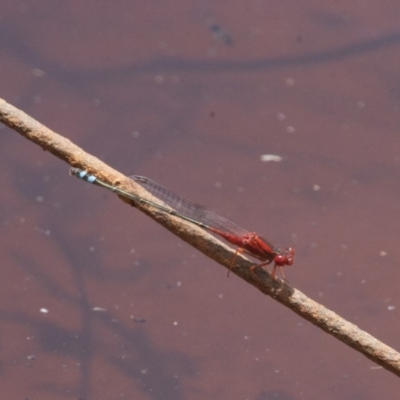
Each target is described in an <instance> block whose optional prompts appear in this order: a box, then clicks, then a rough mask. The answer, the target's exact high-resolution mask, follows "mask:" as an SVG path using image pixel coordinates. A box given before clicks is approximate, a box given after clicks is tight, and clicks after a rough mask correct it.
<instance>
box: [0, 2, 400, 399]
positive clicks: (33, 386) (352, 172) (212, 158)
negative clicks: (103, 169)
mask: <svg viewBox="0 0 400 400" xmlns="http://www.w3.org/2000/svg"><path fill="white" fill-rule="evenodd" d="M199 4H200V2H194V1H180V2H177V1H174V2H161V1H160V2H115V3H114V2H109V1H96V2H89V3H88V2H61V3H60V2H53V1H47V2H46V1H42V2H22V1H15V0H13V1H3V4H2V14H1V20H0V33H1V34H0V49H1V52H0V57H1V63H0V65H1V66H0V69H1V72H2V79H1V82H2V84H1V88H2V90H1V94H0V97H3V98H5V99H6V100H7V101H9V102H11V103H13V104H15V105H16V106H18V107H20V108H22V109H24V110H25V111H26V112H27V113H29V114H31V115H32V116H34V117H35V118H37V119H39V120H40V121H41V122H43V123H44V124H47V125H48V126H49V127H50V128H52V129H54V130H56V131H58V132H59V133H61V134H63V135H65V136H67V137H69V138H70V139H71V140H73V141H75V142H76V143H77V144H79V145H81V146H82V147H83V148H84V149H85V150H87V151H88V152H90V153H92V154H94V155H96V156H98V157H100V158H101V159H103V160H104V161H105V162H107V163H109V164H110V165H111V166H113V167H115V168H117V169H119V170H121V171H122V172H125V173H126V174H128V175H129V174H134V173H135V174H140V175H145V176H149V177H150V178H152V179H154V180H156V181H157V182H160V183H161V184H163V185H165V186H166V187H168V188H170V189H171V190H173V191H175V192H177V193H179V194H181V195H182V196H184V197H187V198H188V199H190V200H194V201H197V202H199V203H202V204H204V205H207V206H208V207H210V208H212V209H214V210H215V211H216V212H218V213H219V214H222V215H224V216H226V217H228V218H229V219H231V220H233V221H234V222H236V223H238V224H239V225H240V226H243V227H244V228H246V229H249V230H251V231H255V232H258V233H260V234H263V235H265V237H267V238H268V239H269V240H271V241H272V242H273V243H275V244H276V245H279V246H282V247H286V246H293V247H295V249H296V260H295V265H294V266H293V267H288V268H287V269H286V271H285V272H286V275H287V277H288V279H289V281H290V283H291V284H293V285H294V286H295V287H297V288H299V289H300V290H302V291H303V292H305V293H306V294H307V295H309V296H310V297H312V298H314V299H316V300H317V301H319V302H321V303H323V304H324V305H326V306H327V307H329V308H331V309H333V310H334V311H336V312H337V313H339V314H340V315H342V316H343V317H345V318H347V319H349V320H350V321H352V322H353V323H355V324H357V325H358V326H360V327H361V328H362V329H364V330H366V331H368V332H369V333H371V334H372V335H375V336H376V337H377V338H378V339H380V340H382V341H384V342H385V343H387V344H388V345H391V346H393V347H395V348H398V349H399V348H400V343H399V339H398V338H399V333H398V332H399V322H398V321H399V316H398V313H399V307H400V305H399V301H398V297H399V290H398V286H399V284H398V282H399V280H400V268H399V264H400V248H399V245H398V243H399V237H400V219H399V214H400V156H399V144H400V139H399V129H400V112H399V111H400V78H399V71H400V69H399V67H400V65H399V64H400V59H399V46H400V25H399V20H398V15H399V12H400V4H399V3H398V2H394V1H387V2H372V1H369V2H368V1H367V2H362V3H360V2H351V3H348V2H347V3H346V2H329V3H324V4H322V3H321V2H317V1H314V2H313V1H306V2H299V3H298V4H297V3H296V2H260V1H252V2H218V5H214V2H210V1H208V2H201V6H200V5H199ZM0 141H1V146H0V162H1V170H2V174H1V175H0V184H1V188H2V190H1V194H0V218H1V219H0V221H1V226H2V229H1V231H0V235H1V236H0V240H1V244H2V245H1V247H0V249H1V253H0V257H1V258H0V260H1V266H2V268H1V270H2V277H1V283H0V298H1V306H0V307H1V309H0V318H1V329H0V332H1V336H0V337H1V349H2V357H1V385H0V394H1V397H2V398H8V399H25V398H26V399H30V400H34V399H41V400H46V399H119V398H126V399H157V400H158V399H178V400H180V399H185V400H186V399H190V400H192V399H193V400H198V399H199V400H200V399H252V400H267V399H268V400H269V399H282V400H287V399H344V398H346V399H363V400H369V399H371V400H372V399H377V398H379V399H394V398H397V397H398V378H397V377H395V376H394V375H392V374H391V373H389V372H387V371H385V370H382V369H379V368H378V367H377V366H375V365H374V364H373V363H371V362H370V361H369V360H367V359H366V358H364V357H363V356H362V355H359V354H358V353H356V352H355V351H354V350H352V349H350V348H347V347H346V346H345V345H343V344H342V343H340V342H338V341H336V340H335V339H333V338H332V337H330V336H328V335H326V334H325V333H323V332H322V331H320V330H319V329H317V328H316V327H314V326H312V325H310V324H309V323H308V322H306V321H303V320H302V319H300V318H299V317H298V316H297V315H295V314H293V313H292V312H290V311H288V310H286V309H285V308H283V307H282V306H281V305H279V304H276V303H275V302H274V301H273V300H271V299H270V298H266V297H264V296H263V295H261V294H260V293H259V292H258V291H257V290H255V289H254V288H253V287H250V286H248V285H247V284H246V283H244V282H243V281H241V280H239V279H238V278H236V277H235V276H231V277H230V278H229V279H227V278H226V270H225V269H223V268H221V267H220V266H218V265H216V264H215V263H213V262H212V261H210V260H209V259H207V258H205V257H204V256H203V255H201V254H200V253H198V252H197V251H196V250H194V249H193V248H191V247H189V246H188V245H186V244H184V243H182V242H180V241H179V239H177V238H176V237H174V236H173V235H171V234H170V233H168V232H167V231H165V230H163V229H162V228H161V227H160V226H158V225H156V224H155V223H154V222H152V221H151V220H149V219H148V218H146V217H145V216H143V215H141V214H140V213H139V212H138V211H136V210H133V209H131V208H129V207H127V206H126V205H125V204H123V203H122V202H120V201H119V200H118V199H117V198H116V197H115V196H113V194H112V193H107V192H105V191H102V190H101V189H100V188H96V187H91V186H89V185H85V184H84V183H82V182H79V181H78V180H76V179H72V178H70V177H69V176H68V166H67V165H65V164H64V163H62V162H60V160H58V159H56V158H54V157H53V156H51V155H50V154H48V153H44V152H43V151H42V150H40V149H39V148H38V147H37V146H35V145H33V144H32V143H30V142H28V141H26V140H24V139H22V138H21V137H20V136H19V135H17V134H16V133H15V132H12V131H10V130H8V129H3V130H2V133H1V136H0ZM265 154H272V155H277V156H280V157H282V161H281V162H274V161H270V162H262V161H261V160H260V157H261V156H262V155H265ZM46 311H47V312H46Z"/></svg>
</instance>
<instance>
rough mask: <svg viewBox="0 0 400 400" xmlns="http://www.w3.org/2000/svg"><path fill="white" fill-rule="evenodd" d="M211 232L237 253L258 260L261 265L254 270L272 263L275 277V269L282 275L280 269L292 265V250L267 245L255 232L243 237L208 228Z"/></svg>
mask: <svg viewBox="0 0 400 400" xmlns="http://www.w3.org/2000/svg"><path fill="white" fill-rule="evenodd" d="M209 230H210V231H211V232H214V233H215V234H217V235H219V236H221V237H223V238H224V239H225V240H227V241H228V242H229V243H232V244H234V245H236V246H238V247H239V249H238V252H240V251H244V252H245V253H247V254H249V255H250V256H253V257H255V258H258V259H259V260H260V261H262V262H261V264H258V265H255V266H254V267H252V268H253V270H254V269H255V268H259V267H262V266H265V265H268V264H270V263H271V262H272V261H273V262H274V269H273V271H272V276H273V277H275V272H276V268H277V267H278V268H279V269H280V271H281V274H282V275H283V276H284V274H283V270H282V269H281V268H282V267H284V266H286V265H292V264H293V258H294V249H293V248H291V247H288V248H287V249H285V250H283V251H282V250H281V249H278V248H276V247H274V246H272V245H271V244H270V243H268V242H267V241H266V240H265V239H263V238H262V237H261V236H258V235H257V234H256V233H255V232H251V233H250V232H249V233H247V234H245V235H243V236H236V235H233V234H231V233H227V232H223V231H220V230H218V229H215V228H209Z"/></svg>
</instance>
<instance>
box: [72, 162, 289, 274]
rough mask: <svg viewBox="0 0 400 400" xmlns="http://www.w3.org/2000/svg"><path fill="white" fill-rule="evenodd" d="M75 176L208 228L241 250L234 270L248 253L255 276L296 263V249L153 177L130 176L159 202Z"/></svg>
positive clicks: (85, 176)
mask: <svg viewBox="0 0 400 400" xmlns="http://www.w3.org/2000/svg"><path fill="white" fill-rule="evenodd" d="M71 175H74V176H76V177H78V178H80V179H83V180H84V181H86V182H89V183H93V184H95V185H98V186H101V187H104V188H106V189H109V190H111V191H113V192H114V193H116V194H118V195H120V196H122V197H125V198H127V199H130V200H133V201H134V202H138V203H144V204H147V205H150V206H152V207H154V208H156V209H158V210H161V211H163V212H166V213H168V214H170V215H173V216H176V217H179V218H181V219H183V220H185V221H188V222H191V223H193V224H195V225H197V226H199V227H200V228H203V229H206V230H208V231H210V232H212V233H214V234H216V235H218V236H220V237H222V238H224V239H225V240H226V241H228V242H229V243H231V244H233V245H235V246H237V250H236V252H235V254H234V256H233V258H232V261H231V266H230V269H231V268H232V266H233V264H234V261H235V259H236V256H237V254H239V253H245V254H247V255H250V256H252V257H255V258H257V259H258V260H260V261H261V263H259V264H256V265H254V266H252V267H250V271H251V272H252V273H253V274H254V271H255V270H256V269H257V268H261V267H266V268H267V265H268V264H271V263H272V262H273V263H274V266H273V270H272V277H273V278H275V277H276V270H277V269H278V268H279V270H280V272H281V275H282V277H284V273H283V267H285V266H286V265H292V264H293V258H294V249H293V248H291V247H288V248H286V249H284V250H281V249H279V248H277V247H275V246H273V245H272V244H271V243H270V242H268V241H267V240H265V239H264V238H263V237H261V236H260V235H258V234H256V233H255V232H250V231H248V230H246V229H243V228H241V227H240V226H238V225H236V224H235V223H234V222H232V221H230V220H228V219H227V218H224V217H221V216H220V215H218V214H215V213H214V212H212V211H210V210H207V209H206V208H203V207H201V206H199V205H197V204H194V203H192V202H190V201H188V200H185V199H184V198H182V197H181V196H179V195H177V194H175V193H173V192H171V191H170V190H168V189H166V188H164V187H163V186H161V185H159V184H158V183H156V182H154V181H152V180H151V179H149V178H146V177H144V176H138V175H133V176H131V177H130V178H131V180H133V181H134V182H136V183H138V184H139V185H140V186H142V187H143V188H144V189H145V190H146V191H147V192H149V193H150V194H151V195H152V196H153V197H155V198H156V199H157V201H159V202H156V201H151V200H147V199H144V198H143V197H140V196H138V195H135V194H133V193H130V192H128V191H126V190H123V189H120V188H119V187H117V186H113V185H110V184H108V183H106V182H104V181H102V180H101V179H99V178H97V177H96V176H94V175H91V174H89V173H88V172H87V171H84V170H81V169H79V168H72V169H71ZM267 269H268V268H267ZM228 274H229V272H228Z"/></svg>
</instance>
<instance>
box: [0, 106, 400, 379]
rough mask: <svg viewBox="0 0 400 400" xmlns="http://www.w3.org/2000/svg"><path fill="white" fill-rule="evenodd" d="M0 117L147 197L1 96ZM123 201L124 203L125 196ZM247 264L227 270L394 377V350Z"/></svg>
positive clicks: (193, 232) (189, 228)
mask: <svg viewBox="0 0 400 400" xmlns="http://www.w3.org/2000/svg"><path fill="white" fill-rule="evenodd" d="M0 121H1V122H3V124H5V125H7V126H8V127H10V128H12V129H14V130H15V131H17V132H18V133H20V134H21V135H22V136H24V137H25V138H27V139H29V140H30V141H32V142H34V143H36V144H38V145H39V146H41V147H42V148H43V149H44V150H47V151H50V152H51V153H52V154H54V155H55V156H56V157H58V158H60V159H62V160H64V161H66V162H67V163H68V164H69V165H71V166H74V167H78V168H82V169H85V170H87V171H89V172H92V173H96V176H98V177H99V178H101V179H103V180H105V181H106V182H109V183H111V184H113V185H118V186H120V187H122V188H125V189H128V188H129V190H132V189H134V190H136V194H138V195H139V196H142V197H144V198H149V194H148V193H147V192H145V191H144V190H143V189H142V188H141V187H140V186H133V187H132V181H130V180H129V179H128V178H127V177H125V176H124V175H122V174H121V173H119V172H118V171H115V170H114V169H112V168H111V167H109V166H108V165H106V164H104V163H103V162H102V161H100V160H99V159H97V158H96V157H93V156H91V155H89V154H87V153H85V152H84V151H83V150H82V149H81V148H79V147H78V146H76V145H74V144H73V143H72V142H71V141H69V140H68V139H65V138H64V137H62V136H60V135H58V134H56V133H55V132H53V131H51V130H50V129H48V128H46V127H45V126H43V125H42V124H40V123H39V122H38V121H36V120H34V119H33V118H31V117H29V116H28V115H26V114H25V113H24V112H22V111H20V110H18V109H17V108H15V107H13V106H12V105H10V104H8V103H6V102H5V101H4V100H2V99H0ZM123 200H124V201H125V202H126V199H123ZM131 204H132V203H131ZM132 205H133V204H132ZM135 206H136V207H137V208H139V209H141V210H142V211H144V212H145V213H146V214H148V215H149V216H150V217H151V218H153V219H154V220H156V221H157V222H158V223H160V224H161V225H163V226H164V227H165V228H167V229H168V230H170V231H171V232H173V233H174V234H175V235H177V236H179V237H180V238H181V239H183V240H184V241H186V242H187V243H189V244H191V245H192V246H194V247H196V248H197V249H198V250H200V251H201V252H202V253H204V254H205V255H207V256H208V257H210V258H212V259H213V260H215V261H216V262H218V263H219V264H221V265H223V266H225V267H226V268H228V269H229V268H230V263H231V260H232V257H233V254H234V252H233V250H232V249H231V248H229V247H228V246H227V245H226V244H224V243H222V242H221V241H219V240H218V239H216V238H215V237H214V236H212V235H210V234H208V233H207V232H206V231H204V230H203V229H200V228H198V227H196V226H194V225H193V224H190V223H189V222H185V221H183V220H181V219H179V218H176V217H173V216H171V215H169V214H165V213H162V212H160V211H157V210H155V209H152V208H151V207H149V206H145V205H140V204H136V205H135ZM253 265H254V263H252V262H251V261H249V260H248V259H246V258H245V257H243V256H242V255H237V261H236V263H235V266H234V268H233V269H232V272H233V273H235V274H236V275H238V276H240V277H241V278H242V279H244V280H245V281H247V282H249V283H250V284H252V285H253V286H256V287H257V288H258V289H259V290H261V291H262V292H263V293H265V294H267V295H269V296H271V297H272V298H274V299H275V300H277V301H279V302H280V303H282V304H283V305H285V306H286V307H288V308H290V309H291V310H293V311H294V312H295V313H297V314H298V315H300V316H302V317H303V318H305V319H307V320H308V321H310V322H311V323H313V324H314V325H316V326H318V327H319V328H321V329H322V330H323V331H325V332H327V333H329V334H331V335H333V336H334V337H336V338H337V339H339V340H341V341H342V342H343V343H345V344H347V345H348V346H350V347H352V348H353V349H355V350H357V351H359V352H360V353H362V354H364V355H365V356H366V357H368V358H369V359H370V360H372V361H374V362H375V363H376V364H379V365H381V366H382V367H383V368H385V369H387V370H389V371H391V372H393V373H394V374H396V375H397V376H400V354H399V353H398V352H397V351H395V350H394V349H392V348H391V347H389V346H386V345H385V344H384V343H382V342H380V341H379V340H377V339H375V338H374V337H373V336H371V335H369V334H368V333H366V332H364V331H362V330H361V329H359V328H358V327H357V326H356V325H353V324H352V323H350V322H348V321H346V320H344V319H343V318H341V317H340V316H338V315H337V314H335V313H334V312H333V311H330V310H328V309H327V308H325V307H324V306H322V305H321V304H318V303H316V302H315V301H313V300H311V299H310V298H308V297H307V296H305V295H304V294H303V293H301V292H300V291H298V290H296V289H294V288H293V287H291V286H290V285H288V284H287V283H285V282H280V281H276V280H273V279H272V278H271V276H270V275H269V274H268V273H267V272H265V271H264V270H261V269H257V270H256V273H257V276H256V277H255V276H254V273H252V272H251V271H250V267H251V266H253Z"/></svg>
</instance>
